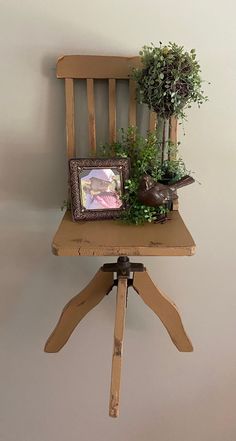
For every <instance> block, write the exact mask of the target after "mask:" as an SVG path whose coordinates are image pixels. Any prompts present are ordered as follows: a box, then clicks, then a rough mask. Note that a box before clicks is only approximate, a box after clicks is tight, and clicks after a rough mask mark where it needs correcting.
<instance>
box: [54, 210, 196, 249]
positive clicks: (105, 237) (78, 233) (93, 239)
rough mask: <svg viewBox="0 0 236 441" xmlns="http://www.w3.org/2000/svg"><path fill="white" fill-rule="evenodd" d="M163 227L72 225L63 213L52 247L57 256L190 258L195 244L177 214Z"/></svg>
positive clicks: (115, 222) (68, 215) (114, 222)
mask: <svg viewBox="0 0 236 441" xmlns="http://www.w3.org/2000/svg"><path fill="white" fill-rule="evenodd" d="M169 219H170V220H168V221H167V222H166V223H164V224H145V225H138V226H136V225H126V224H123V223H122V222H120V221H118V220H102V221H86V222H84V221H81V222H73V221H72V218H71V212H70V211H69V210H67V211H66V213H65V215H64V217H63V219H62V221H61V224H60V226H59V228H58V230H57V232H56V235H55V237H54V239H53V243H52V251H53V254H55V255H56V256H121V255H127V256H191V255H193V254H194V252H195V243H194V241H193V238H192V237H191V235H190V233H189V231H188V230H187V228H186V226H185V224H184V222H183V220H182V218H181V216H180V214H179V212H178V211H172V212H171V213H169Z"/></svg>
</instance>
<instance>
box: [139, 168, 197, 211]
mask: <svg viewBox="0 0 236 441" xmlns="http://www.w3.org/2000/svg"><path fill="white" fill-rule="evenodd" d="M193 182H194V179H193V178H192V177H191V176H189V175H186V176H184V177H183V178H181V179H179V180H178V181H177V182H175V183H174V184H170V185H165V184H161V183H160V182H155V181H154V179H153V178H152V177H151V176H149V175H144V176H143V177H142V179H141V181H140V186H139V190H138V199H139V201H140V202H142V204H144V205H149V206H151V207H158V206H160V205H163V204H167V203H168V202H170V201H173V200H174V199H177V198H178V196H177V195H176V193H175V192H176V190H177V189H178V188H181V187H185V186H186V185H189V184H192V183H193Z"/></svg>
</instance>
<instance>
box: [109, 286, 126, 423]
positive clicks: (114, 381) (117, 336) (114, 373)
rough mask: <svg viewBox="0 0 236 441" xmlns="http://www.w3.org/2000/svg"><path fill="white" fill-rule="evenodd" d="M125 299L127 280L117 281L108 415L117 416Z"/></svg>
mask: <svg viewBox="0 0 236 441" xmlns="http://www.w3.org/2000/svg"><path fill="white" fill-rule="evenodd" d="M126 297H127V278H124V279H122V278H119V279H118V288H117V297H116V317H115V330H114V347H113V357H112V370H111V389H110V407H109V415H110V416H111V417H118V416H119V404H120V380H121V364H122V354H123V338H124V326H125V312H126Z"/></svg>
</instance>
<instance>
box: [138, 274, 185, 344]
mask: <svg viewBox="0 0 236 441" xmlns="http://www.w3.org/2000/svg"><path fill="white" fill-rule="evenodd" d="M133 288H134V289H135V290H136V291H137V293H138V294H139V295H140V297H141V298H142V299H143V301H144V303H146V305H147V306H149V308H151V309H152V311H153V312H154V313H155V314H156V315H157V316H158V317H159V319H160V320H161V321H162V323H163V325H164V326H165V328H166V330H167V332H168V334H169V336H170V338H171V340H172V342H173V343H174V345H175V346H176V347H177V349H178V350H179V351H180V352H192V351H193V346H192V343H191V341H190V340H189V337H188V336H187V334H186V331H185V329H184V327H183V323H182V320H181V317H180V314H179V312H178V310H177V307H176V305H175V304H174V303H173V302H172V301H171V300H170V299H169V298H168V297H167V296H166V295H165V294H163V293H162V292H161V291H160V289H159V288H157V287H156V286H155V285H154V283H153V281H152V279H151V278H150V277H149V275H148V273H147V272H146V271H144V272H142V273H134V278H133Z"/></svg>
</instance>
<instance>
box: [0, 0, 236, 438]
mask: <svg viewBox="0 0 236 441" xmlns="http://www.w3.org/2000/svg"><path fill="white" fill-rule="evenodd" d="M0 9H1V14H0V24H1V26H0V29H1V39H0V52H1V74H0V75H1V82H0V97H1V118H0V131H1V140H0V143H1V148H0V155H1V161H0V164H1V165H0V166H1V172H0V180H1V185H0V191H1V267H0V271H1V284H2V288H1V313H0V356H1V365H0V366H1V368H0V369H1V375H0V390H1V398H0V441H64V440H67V441H77V440H80V441H93V440H94V441H95V440H96V441H111V440H113V441H120V440H124V441H143V440H146V441H156V440H160V441H199V440H201V441H222V440H224V441H232V440H234V439H235V437H236V421H235V406H236V371H235V365H236V348H235V316H236V314H235V313H236V298H235V273H234V268H235V257H236V256H235V220H236V219H235V217H236V216H235V214H236V209H235V201H234V199H235V197H234V192H235V161H236V149H235V101H236V88H235V79H236V78H235V70H236V56H235V43H236V36H235V12H236V11H235V3H234V2H233V1H232V0H231V1H230V0H228V1H226V2H224V3H222V2H215V1H213V0H208V1H207V2H206V1H203V0H199V1H198V2H189V1H187V0H185V1H179V2H176V1H174V0H167V1H166V2H165V3H163V2H160V1H159V0H146V1H145V2H143V1H142V2H141V1H139V0H137V1H134V0H130V1H128V2H127V1H124V0H120V1H119V2H110V1H107V0H100V1H94V2H82V1H81V0H77V1H75V0H67V2H63V1H62V0H57V1H55V0H51V1H45V0H41V2H33V1H30V0H22V1H21V2H17V1H16V0H8V1H6V0H1V1H0ZM159 40H162V41H163V42H168V41H169V40H171V41H176V42H178V43H180V44H184V45H185V47H186V48H187V49H191V47H195V48H196V49H197V53H198V56H199V58H200V61H201V65H202V70H203V76H204V78H206V79H207V80H210V81H211V82H212V85H211V86H210V87H209V86H207V85H206V89H207V91H208V94H209V96H210V102H209V103H207V104H205V105H204V106H203V107H202V109H201V110H198V109H192V110H191V112H190V113H189V118H188V122H187V123H186V124H185V130H186V136H185V137H184V136H181V137H182V152H183V156H184V158H185V160H186V162H187V165H188V167H189V168H190V169H192V170H194V171H195V172H196V173H195V175H196V178H197V179H198V180H199V181H200V182H201V185H197V184H196V185H194V186H192V187H189V188H186V189H184V190H183V191H182V193H181V195H182V196H181V211H182V214H183V216H184V219H185V221H186V223H187V225H188V226H189V228H190V230H191V232H192V234H193V236H194V238H195V240H196V242H197V245H198V248H197V254H196V256H195V257H192V258H152V259H150V258H146V259H144V261H145V264H146V265H147V266H148V268H149V270H150V273H151V275H152V277H153V279H154V280H156V281H157V282H158V283H159V285H160V287H161V288H162V289H163V290H164V291H166V292H167V293H168V294H169V295H170V296H171V297H172V298H173V300H174V301H175V302H176V303H177V305H178V306H179V308H180V310H181V311H182V314H183V319H184V322H185V326H186V328H187V329H188V332H189V334H190V335H191V338H192V340H193V343H194V346H195V352H194V353H193V354H180V353H178V351H177V350H176V348H175V347H174V346H173V345H172V343H171V341H170V339H169V337H168V335H167V333H166V332H165V330H164V329H163V327H162V325H161V324H160V322H159V321H158V319H157V318H156V317H155V316H154V315H153V314H152V312H151V311H149V310H148V308H146V307H145V305H144V304H143V303H142V302H141V300H140V299H139V298H138V296H137V295H135V294H134V293H131V294H130V296H129V307H128V314H127V325H126V341H125V363H124V369H123V381H122V403H121V404H122V406H121V416H120V418H119V419H118V420H113V419H111V418H109V417H108V397H109V381H110V366H111V353H112V338H113V322H114V307H115V296H114V294H113V295H111V296H109V297H108V298H106V299H105V300H104V301H103V302H102V303H101V304H100V305H99V306H98V307H97V308H96V310H94V311H93V312H91V313H90V314H89V315H88V316H87V318H86V319H85V320H84V321H83V322H82V323H81V325H80V326H79V328H78V329H77V331H76V332H75V333H74V335H73V337H72V338H71V340H70V342H69V343H68V344H67V346H66V347H65V349H64V350H63V351H62V352H61V353H59V354H57V355H46V354H44V353H43V350H42V349H43V345H44V342H45V340H46V338H47V337H48V334H49V333H50V331H51V329H52V327H53V326H54V324H55V321H56V320H57V317H58V314H59V313H60V311H61V308H62V307H63V305H64V304H65V303H66V302H67V301H68V300H69V299H70V298H71V296H72V295H74V294H76V293H77V292H78V291H79V290H80V289H81V287H82V286H83V285H84V284H85V283H86V282H87V281H88V280H89V278H90V277H91V276H92V274H94V272H95V271H96V268H97V267H98V266H99V265H100V264H101V263H103V262H104V259H99V258H83V257H78V258H57V257H54V256H52V255H51V252H50V241H51V238H52V235H53V233H54V231H55V229H56V227H57V225H58V222H59V219H60V217H61V213H60V210H59V208H58V207H60V204H61V202H62V200H63V198H64V195H65V188H66V185H65V180H66V178H65V164H66V162H65V154H64V146H65V131H64V93H63V82H62V81H59V80H56V78H55V62H56V59H57V57H58V56H60V55H62V54H65V53H67V54H69V53H81V54H89V53H90V54H117V55H120V54H127V55H134V54H136V53H137V52H138V49H139V48H140V47H141V46H142V45H143V44H144V43H149V42H151V41H153V42H154V43H158V41H159Z"/></svg>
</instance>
